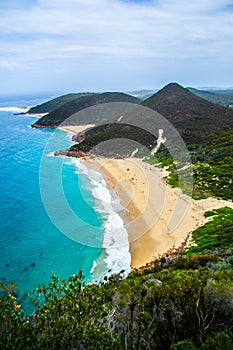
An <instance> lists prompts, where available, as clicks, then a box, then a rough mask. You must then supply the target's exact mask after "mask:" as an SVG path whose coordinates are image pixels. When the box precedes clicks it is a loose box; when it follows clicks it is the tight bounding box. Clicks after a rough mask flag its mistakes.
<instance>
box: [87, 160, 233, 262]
mask: <svg viewBox="0 0 233 350" xmlns="http://www.w3.org/2000/svg"><path fill="white" fill-rule="evenodd" d="M87 163H88V164H89V165H90V166H91V167H93V168H94V169H95V170H96V171H97V172H100V173H101V174H102V176H103V178H104V180H105V182H106V184H107V186H108V188H109V189H110V190H111V191H114V192H115V194H116V195H117V196H118V197H119V199H120V203H121V205H122V207H123V209H122V210H121V211H120V213H119V214H120V215H121V217H122V218H123V220H124V223H125V227H126V229H127V231H128V237H129V245H130V254H131V269H138V268H141V267H143V266H146V265H147V264H149V263H151V262H152V261H153V260H155V259H156V258H158V257H160V256H162V255H164V254H166V253H167V252H169V251H171V250H176V249H179V248H180V247H181V246H182V245H184V242H187V240H188V238H189V237H190V234H191V233H192V232H193V231H194V230H195V229H196V228H198V227H200V226H202V225H204V224H205V223H206V222H207V221H208V219H207V218H206V217H205V216H204V213H205V212H206V211H208V210H213V209H217V208H220V207H224V206H229V207H231V208H233V203H232V202H229V201H224V200H217V199H214V198H208V199H203V200H193V199H192V198H191V197H188V196H187V195H185V194H183V193H182V191H181V190H180V189H179V188H171V187H170V186H168V185H167V184H165V181H164V175H165V173H164V171H163V170H162V169H160V168H158V167H155V166H152V165H149V164H148V163H145V162H144V161H143V160H142V159H138V158H125V159H106V158H100V157H96V158H92V159H89V158H88V159H87Z"/></svg>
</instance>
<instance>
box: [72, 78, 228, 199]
mask: <svg viewBox="0 0 233 350" xmlns="http://www.w3.org/2000/svg"><path fill="white" fill-rule="evenodd" d="M142 106H145V107H146V108H147V109H145V112H144V111H143V109H142V108H141V109H140V108H138V107H136V108H135V109H134V108H132V109H129V110H128V111H127V112H126V113H125V114H124V117H123V118H122V119H121V120H120V122H119V123H118V124H116V123H115V124H114V125H112V126H111V125H109V124H108V125H107V127H106V125H105V124H104V125H101V126H99V127H97V128H93V129H91V130H88V131H87V132H86V139H85V140H84V141H83V142H81V143H79V144H77V145H75V146H72V151H75V150H76V151H84V152H89V151H90V150H92V151H94V149H95V151H97V150H98V152H97V153H98V154H101V152H102V155H105V156H113V157H114V156H116V157H118V156H129V155H130V154H131V153H132V152H133V150H135V149H136V148H138V149H139V150H142V147H140V145H142V146H145V147H147V152H149V151H150V150H151V148H152V147H154V145H155V144H156V140H155V139H154V138H152V139H153V140H152V139H151V136H147V131H148V132H149V130H151V131H152V129H153V131H154V133H153V134H154V135H158V133H159V129H161V128H164V130H165V131H164V133H165V135H164V136H165V137H167V138H168V140H167V142H166V143H165V144H164V145H162V146H161V147H160V149H159V151H158V152H157V153H156V154H155V156H153V157H152V156H149V158H147V161H148V162H149V163H151V164H157V165H161V166H165V167H167V169H168V170H169V171H170V175H169V176H168V178H167V181H168V183H169V184H170V185H172V186H178V185H179V183H178V172H179V174H181V175H183V177H185V176H186V173H187V174H188V172H189V170H188V169H187V168H186V169H185V170H178V169H179V168H181V167H182V166H183V165H185V164H178V163H177V161H176V162H175V161H174V159H173V157H172V155H171V148H172V149H173V153H174V150H175V148H176V147H177V145H175V144H174V142H173V136H174V135H173V133H174V131H173V130H168V129H166V128H167V126H166V123H164V122H163V120H162V122H161V120H160V119H158V114H156V113H150V112H147V111H149V110H154V111H156V112H159V113H160V114H161V115H162V116H163V117H165V118H164V120H165V122H166V121H167V120H168V121H169V122H170V123H171V124H172V125H173V126H174V128H175V129H174V130H176V131H178V132H179V134H180V136H181V137H182V139H183V140H184V141H185V144H186V147H187V150H188V152H189V154H190V157H191V158H190V160H191V161H192V163H193V170H194V175H193V177H194V189H193V197H194V198H196V199H198V198H206V197H209V196H215V197H217V198H223V199H232V198H233V186H232V173H233V143H232V131H233V111H231V110H230V109H227V108H225V107H222V106H218V105H215V104H213V103H211V102H208V101H206V100H204V99H202V98H200V97H198V96H195V95H194V94H192V93H191V92H189V91H188V90H186V89H184V88H183V87H181V86H180V85H178V84H175V83H172V84H169V85H167V86H166V87H164V88H163V89H162V90H160V91H159V92H157V93H156V94H154V95H153V96H151V97H150V98H148V99H147V100H145V101H143V102H142ZM148 108H149V109H148ZM143 113H145V116H143ZM139 117H140V118H139ZM101 118H103V116H102V117H101ZM109 119H110V118H109ZM102 120H103V119H100V121H102ZM139 120H140V122H139ZM105 121H106V119H105ZM83 122H84V121H83ZM163 123H164V126H163ZM123 124H125V126H123ZM127 125H128V126H127ZM129 125H131V126H129ZM139 126H140V127H139ZM152 126H153V128H152ZM129 130H130V131H129ZM117 138H121V139H123V138H124V139H125V140H124V141H121V142H119V141H116V142H112V145H113V147H112V148H111V151H110V148H108V149H105V148H104V147H103V146H102V147H101V143H103V142H104V141H108V140H111V139H112V140H114V139H117ZM169 138H170V139H169ZM126 139H130V140H134V141H137V144H133V143H129V142H128V143H127V142H126ZM117 142H118V143H117ZM168 145H169V146H168ZM108 151H109V152H108ZM114 152H115V153H114ZM176 152H177V153H179V149H177V151H176ZM71 154H72V155H73V153H71ZM142 155H144V156H145V149H144V152H143V153H140V152H139V153H138V154H137V156H142ZM186 165H188V164H186ZM187 178H189V177H188V176H187ZM186 187H188V186H186V185H185V184H184V186H183V188H182V189H183V190H184V192H185V190H186Z"/></svg>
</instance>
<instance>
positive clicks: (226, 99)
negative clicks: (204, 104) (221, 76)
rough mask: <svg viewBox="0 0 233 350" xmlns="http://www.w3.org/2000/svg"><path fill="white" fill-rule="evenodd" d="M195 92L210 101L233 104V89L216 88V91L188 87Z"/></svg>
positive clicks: (226, 104)
mask: <svg viewBox="0 0 233 350" xmlns="http://www.w3.org/2000/svg"><path fill="white" fill-rule="evenodd" d="M187 89H188V90H189V91H190V92H192V93H193V94H195V95H197V96H199V97H202V98H204V99H206V100H208V101H210V102H213V103H217V104H219V105H222V106H224V107H232V106H233V91H232V90H223V91H221V90H216V91H205V90H199V89H194V88H192V87H188V88H187Z"/></svg>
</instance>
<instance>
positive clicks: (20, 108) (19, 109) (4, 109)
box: [0, 107, 30, 113]
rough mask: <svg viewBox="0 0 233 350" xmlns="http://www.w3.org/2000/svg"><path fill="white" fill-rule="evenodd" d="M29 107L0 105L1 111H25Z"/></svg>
mask: <svg viewBox="0 0 233 350" xmlns="http://www.w3.org/2000/svg"><path fill="white" fill-rule="evenodd" d="M29 109H30V107H0V111H2V112H22V113H26V112H27V111H28V110H29Z"/></svg>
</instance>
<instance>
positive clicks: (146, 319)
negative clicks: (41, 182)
mask: <svg viewBox="0 0 233 350" xmlns="http://www.w3.org/2000/svg"><path fill="white" fill-rule="evenodd" d="M206 215H207V216H208V217H210V219H211V221H209V222H208V223H207V224H206V225H204V226H203V227H201V228H199V229H198V230H196V231H195V232H194V234H193V240H192V241H191V242H190V248H187V249H186V250H185V251H184V253H182V255H181V253H180V252H179V251H176V252H172V251H171V252H170V253H168V254H167V255H165V256H163V257H161V258H160V259H158V260H155V261H153V262H151V264H149V265H148V266H147V267H145V268H143V269H141V270H138V271H134V272H131V273H130V274H129V275H128V277H127V278H126V279H122V274H121V273H120V274H119V275H115V276H111V277H110V278H109V279H108V280H107V279H106V280H105V282H103V283H101V284H99V285H96V284H91V285H85V284H84V283H83V277H82V274H81V272H80V273H79V274H78V275H74V276H71V277H70V278H69V279H68V281H65V280H62V279H59V278H58V277H56V276H54V275H53V276H52V279H51V282H50V283H49V285H48V286H42V287H38V288H37V289H36V290H35V291H34V292H33V294H32V305H33V308H34V313H33V315H32V316H30V317H25V316H24V314H23V311H22V310H21V307H20V301H19V300H17V298H16V297H15V296H14V295H13V293H12V286H7V285H3V284H1V296H0V302H1V304H0V324H1V325H0V346H1V349H54V350H56V349H88V350H89V349H93V350H96V349H130V350H132V349H141V350H143V349H149V350H150V349H153V350H155V349H159V350H182V349H183V350H190V349H191V350H192V349H193V350H197V349H201V350H232V348H233V342H232V339H233V305H232V295H233V272H232V267H233V242H232V235H233V231H232V230H233V227H232V219H233V210H232V209H230V208H222V209H220V210H215V211H212V212H208V213H207V214H206ZM194 243H195V244H194ZM122 272H123V271H122Z"/></svg>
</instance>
